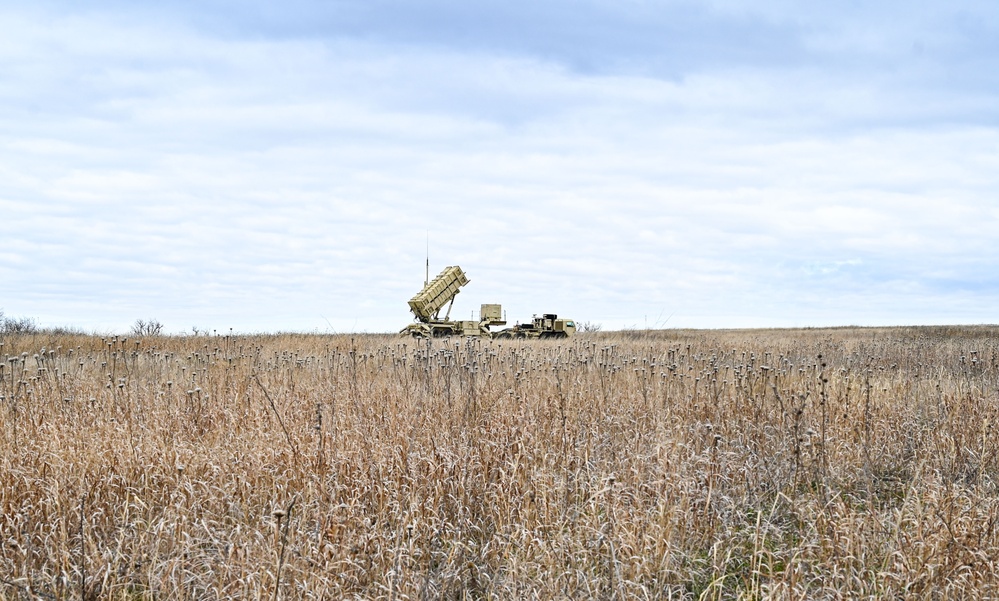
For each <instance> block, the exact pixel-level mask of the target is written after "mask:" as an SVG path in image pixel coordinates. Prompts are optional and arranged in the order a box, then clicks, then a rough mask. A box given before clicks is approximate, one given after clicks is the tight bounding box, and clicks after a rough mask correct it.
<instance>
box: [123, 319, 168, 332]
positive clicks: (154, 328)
mask: <svg viewBox="0 0 999 601" xmlns="http://www.w3.org/2000/svg"><path fill="white" fill-rule="evenodd" d="M162 333H163V324H161V323H160V322H159V321H157V320H155V319H148V320H147V319H136V320H135V323H134V324H132V330H131V334H132V336H159V335H160V334H162Z"/></svg>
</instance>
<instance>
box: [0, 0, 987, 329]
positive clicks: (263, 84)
mask: <svg viewBox="0 0 999 601" xmlns="http://www.w3.org/2000/svg"><path fill="white" fill-rule="evenodd" d="M775 10H776V9H775ZM781 10H783V9H781ZM781 10H777V14H779V13H780V12H781ZM4 16H5V17H9V19H4V22H5V23H8V24H13V25H8V27H7V29H8V30H10V31H5V32H4V33H10V34H11V35H10V36H7V37H4V36H0V38H3V39H5V40H6V41H5V42H3V43H2V44H0V64H2V65H4V66H3V67H0V76H2V77H3V78H4V79H5V80H8V81H11V82H13V83H14V85H13V86H10V87H8V90H10V91H8V92H7V93H5V94H0V126H2V127H0V131H2V132H3V133H2V134H0V215H2V219H3V223H4V246H5V248H3V249H2V251H0V299H2V300H0V306H2V307H3V308H4V310H5V311H6V313H7V314H8V315H21V314H24V315H31V316H37V317H38V318H39V319H40V320H41V321H42V322H43V323H50V324H53V323H54V324H73V325H79V326H82V327H88V328H89V327H98V328H118V329H121V328H125V327H127V326H128V325H129V324H130V323H131V322H132V321H134V319H136V318H139V317H143V318H146V317H156V318H158V319H160V320H161V321H163V322H164V323H166V324H167V325H168V327H170V328H173V329H188V328H189V327H190V326H192V325H198V326H200V327H209V326H211V327H217V328H221V329H224V328H228V327H230V326H232V327H235V328H237V329H244V330H276V329H313V328H318V329H320V330H325V329H328V328H330V327H332V328H334V329H337V330H352V329H353V330H362V329H369V330H378V331H387V330H393V329H396V328H397V327H401V326H402V325H404V324H405V323H406V322H407V321H408V319H409V317H408V315H407V313H406V300H408V298H409V297H410V296H412V294H413V293H415V292H416V291H417V290H418V288H419V285H420V284H421V283H422V280H423V271H422V270H423V260H424V257H423V252H424V244H425V236H426V234H427V232H428V231H429V232H430V237H431V259H432V261H433V262H434V266H435V267H434V268H435V269H436V268H439V267H443V266H444V265H447V264H455V263H457V264H460V265H462V266H463V267H465V269H466V271H468V273H469V275H470V277H471V279H472V281H473V283H472V284H471V285H470V286H469V288H468V289H467V290H466V291H465V292H463V293H462V294H461V295H460V296H459V299H458V302H457V303H456V307H455V311H456V313H455V314H456V315H464V314H465V313H467V312H469V311H472V310H474V309H477V308H478V305H479V303H481V302H501V303H503V304H504V305H505V306H506V307H507V309H508V314H509V315H510V317H511V319H517V318H519V319H527V318H529V317H530V314H531V313H538V312H542V311H558V312H562V313H566V314H571V315H572V316H574V317H575V318H576V319H580V320H586V321H595V322H603V323H604V324H605V326H607V327H622V326H637V327H642V326H643V324H644V323H646V322H647V320H648V321H650V322H651V324H652V325H654V324H656V323H657V322H658V321H660V320H659V318H657V317H656V316H657V315H660V314H665V315H668V316H670V315H671V316H672V317H670V318H669V325H676V326H753V325H823V324H837V323H839V324H844V323H903V322H913V323H920V322H947V321H968V320H970V321H986V320H989V318H990V315H991V314H990V311H991V307H994V306H995V301H996V300H997V296H999V282H997V281H991V280H989V279H988V278H987V277H986V278H984V279H983V277H982V273H983V270H984V271H985V272H992V273H994V272H995V267H996V265H995V263H996V260H997V257H999V253H997V251H999V248H997V244H999V243H997V242H996V241H995V239H994V236H993V235H992V232H994V231H995V230H996V225H997V220H999V206H997V203H996V201H995V200H994V198H995V197H996V195H995V193H996V191H997V190H999V176H997V175H996V174H997V173H999V170H997V169H996V167H997V163H999V131H997V129H996V128H995V127H994V126H993V125H991V124H990V122H989V121H988V120H987V119H985V120H983V121H981V122H968V121H967V119H968V118H967V117H965V118H964V119H956V120H952V119H950V118H949V117H948V115H952V114H961V115H964V114H971V113H975V111H971V112H970V113H966V112H965V109H966V108H968V107H979V108H978V109H975V110H978V111H981V110H986V109H982V108H981V107H984V106H985V104H986V103H985V102H984V100H990V101H991V100H994V91H989V90H985V91H982V90H978V91H975V92H974V93H971V92H964V91H961V90H947V89H943V88H939V87H933V86H924V87H920V85H918V82H916V83H913V82H911V81H909V82H907V83H905V85H901V84H900V83H899V82H900V81H901V80H898V79H892V78H888V79H887V80H885V81H882V80H881V79H880V77H879V76H872V75H871V74H870V73H865V72H860V73H857V72H852V71H851V70H850V69H849V68H845V67H835V66H834V67H832V68H827V67H826V66H825V65H822V64H818V63H815V64H805V65H796V66H783V65H782V64H775V65H759V66H747V65H745V64H734V65H732V66H730V67H713V68H706V69H703V70H701V71H692V72H689V73H687V74H685V75H684V76H683V77H681V78H678V79H672V78H671V79H665V80H664V79H660V78H657V77H654V76H652V75H641V74H636V73H635V72H633V71H622V72H620V73H615V72H607V71H594V72H589V73H587V72H583V71H579V70H575V69H572V68H568V67H567V66H566V65H565V64H563V63H561V62H558V61H552V60H548V59H546V58H544V57H541V56H538V57H531V56H529V55H525V54H523V53H521V54H516V55H512V54H508V53H492V52H490V51H488V49H483V48H477V49H472V50H468V49H464V48H449V47H447V46H446V45H445V46H440V45H438V46H421V45H412V44H410V45H407V44H391V43H380V42H377V41H359V40H358V39H352V38H349V37H348V38H336V39H314V38H296V37H294V36H292V37H276V38H269V37H266V36H264V37H260V38H259V39H255V38H252V36H244V37H224V36H218V35H213V34H211V33H210V32H207V31H205V30H197V29H193V28H189V27H185V26H184V25H183V20H182V19H180V20H179V21H178V20H167V21H166V22H162V23H161V22H157V23H153V22H148V21H144V20H142V19H141V18H140V17H137V16H135V15H134V14H132V15H131V16H124V17H116V18H114V17H109V16H108V15H107V14H95V15H86V14H82V15H76V16H70V17H66V18H60V17H56V16H53V15H51V14H48V13H45V19H44V24H43V19H42V18H41V17H39V13H35V14H27V15H26V14H21V13H15V12H12V11H10V9H8V11H7V14H5V15H4ZM823 35H825V34H823ZM830 35H831V34H830ZM900 35H901V34H900ZM902 37H904V36H902ZM927 39H928V38H927ZM816 43H818V42H816ZM858 51H859V52H874V51H875V50H872V49H860V50H858ZM822 52H825V53H829V54H832V55H835V54H837V53H840V52H845V51H844V50H842V49H839V48H835V47H833V46H831V45H829V44H826V46H824V47H823V48H822ZM875 75H878V74H875ZM914 90H915V94H913V91H914ZM924 101H928V102H924ZM941 278H945V279H944V280H941ZM942 281H944V282H946V283H943V284H942V283H941V282H942Z"/></svg>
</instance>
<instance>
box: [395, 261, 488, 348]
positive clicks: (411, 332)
mask: <svg viewBox="0 0 999 601" xmlns="http://www.w3.org/2000/svg"><path fill="white" fill-rule="evenodd" d="M468 282H469V280H468V277H467V276H466V275H465V272H463V271H462V270H461V267H458V266H457V265H452V266H450V267H445V268H444V271H442V272H440V274H438V275H437V277H435V278H434V279H433V280H431V281H430V282H428V283H427V284H426V285H425V286H424V287H423V290H421V291H420V292H419V293H418V294H417V295H416V296H414V297H413V298H411V299H410V300H409V310H410V311H412V312H413V315H414V316H415V317H416V322H415V323H411V324H409V325H408V326H406V327H405V328H403V329H402V331H401V332H399V333H400V334H402V335H403V336H416V337H421V338H441V337H444V336H482V337H485V338H489V337H491V336H492V334H491V333H490V331H489V326H490V325H503V324H505V323H506V322H505V321H503V309H502V307H500V305H482V307H481V310H480V312H479V321H475V320H463V321H451V307H452V306H453V304H454V297H455V296H457V295H458V292H460V291H461V287H462V286H464V285H466V284H468ZM445 305H447V312H446V313H445V314H444V317H443V318H441V317H440V311H441V309H443V308H444V306H445Z"/></svg>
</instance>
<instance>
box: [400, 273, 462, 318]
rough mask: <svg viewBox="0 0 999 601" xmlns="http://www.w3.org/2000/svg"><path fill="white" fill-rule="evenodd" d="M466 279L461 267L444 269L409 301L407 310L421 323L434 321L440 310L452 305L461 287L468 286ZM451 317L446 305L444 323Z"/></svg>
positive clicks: (449, 307)
mask: <svg viewBox="0 0 999 601" xmlns="http://www.w3.org/2000/svg"><path fill="white" fill-rule="evenodd" d="M468 282H469V280H468V277H467V276H466V275H465V272H464V271H462V270H461V267H458V266H457V265H452V266H450V267H445V268H444V271H442V272H440V273H439V274H438V275H437V277H435V278H434V279H433V280H431V281H430V282H429V283H428V284H427V285H426V286H424V287H423V290H420V292H419V293H418V294H417V295H416V296H414V297H413V298H411V299H409V309H410V310H411V311H412V312H413V315H415V316H416V319H418V320H419V321H422V322H427V321H431V320H436V319H437V315H438V314H439V313H440V310H441V309H442V308H443V307H444V305H447V304H448V303H452V304H453V303H454V297H456V296H458V293H459V292H461V287H462V286H464V285H466V284H468ZM450 315H451V306H450V305H448V308H447V314H446V315H445V316H444V321H447V319H448V317H449V316H450Z"/></svg>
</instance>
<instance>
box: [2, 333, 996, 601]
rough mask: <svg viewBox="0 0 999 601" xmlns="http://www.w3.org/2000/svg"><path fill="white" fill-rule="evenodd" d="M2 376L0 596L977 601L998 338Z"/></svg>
mask: <svg viewBox="0 0 999 601" xmlns="http://www.w3.org/2000/svg"><path fill="white" fill-rule="evenodd" d="M0 359H2V360H3V364H2V368H0V369H2V371H0V599H81V598H82V599H265V600H267V599H270V600H273V599H341V598H356V599H439V598H445V599H570V598H571V599H591V598H597V599H816V598H819V599H821V598H827V599H863V598H868V599H898V598H914V599H924V598H925V599H966V598H990V597H991V598H996V597H999V575H997V573H999V565H997V564H999V490H997V482H999V458H997V451H999V443H997V439H996V436H995V435H994V432H993V429H994V428H995V425H996V423H997V420H999V328H993V327H984V326H983V327H954V328H897V329H884V328H882V329H858V328H852V329H828V330H774V331H761V330H752V331H682V330H673V331H662V332H649V333H646V332H623V333H598V334H588V335H581V336H578V337H576V338H574V339H571V340H569V341H563V342H557V341H540V342H520V341H508V342H504V343H499V342H496V341H492V342H490V341H478V340H455V339H451V340H443V341H431V342H427V341H414V340H403V339H399V338H396V337H390V336H354V337H351V336H321V335H273V336H214V335H213V336H188V337H152V338H142V339H136V338H129V339H126V338H123V337H117V338H113V337H112V338H105V339H102V338H100V337H95V336H82V335H67V334H63V335H56V334H45V333H36V334H32V335H8V336H5V337H3V338H2V347H0Z"/></svg>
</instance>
